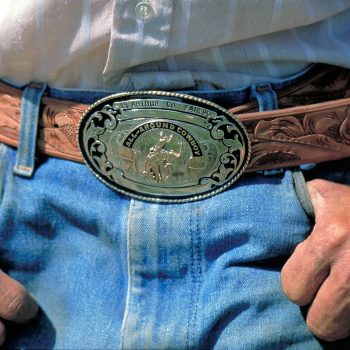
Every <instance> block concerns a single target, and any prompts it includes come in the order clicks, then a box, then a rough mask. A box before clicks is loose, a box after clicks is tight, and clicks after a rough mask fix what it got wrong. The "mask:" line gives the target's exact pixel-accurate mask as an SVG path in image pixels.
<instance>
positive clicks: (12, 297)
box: [2, 287, 26, 318]
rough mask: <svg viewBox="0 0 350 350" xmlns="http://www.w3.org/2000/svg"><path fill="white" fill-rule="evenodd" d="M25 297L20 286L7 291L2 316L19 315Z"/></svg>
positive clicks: (23, 290)
mask: <svg viewBox="0 0 350 350" xmlns="http://www.w3.org/2000/svg"><path fill="white" fill-rule="evenodd" d="M25 298H26V291H25V289H24V288H22V287H18V288H15V289H13V290H10V291H9V292H8V295H7V298H6V299H5V301H4V302H6V305H3V310H4V311H3V313H2V316H3V317H5V318H12V317H15V316H17V315H19V314H20V313H21V311H22V309H23V305H24V302H25Z"/></svg>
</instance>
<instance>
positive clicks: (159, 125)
mask: <svg viewBox="0 0 350 350" xmlns="http://www.w3.org/2000/svg"><path fill="white" fill-rule="evenodd" d="M153 129H164V130H170V131H173V132H176V133H177V134H179V135H181V136H182V137H183V138H184V139H185V140H186V141H187V142H188V144H189V146H190V148H191V150H192V154H193V156H196V157H199V156H202V155H203V154H202V151H201V148H200V147H199V145H198V143H197V141H196V140H195V138H194V137H193V136H192V135H191V133H189V132H188V131H187V130H185V129H184V128H182V127H180V126H178V125H176V124H173V123H169V122H149V123H145V124H142V125H140V126H139V127H138V128H137V129H135V130H133V131H132V132H131V133H130V134H129V135H128V136H127V137H126V140H125V141H124V143H123V145H124V146H125V147H128V148H132V147H133V145H134V143H135V141H136V140H137V138H138V137H140V136H141V135H142V134H144V133H145V132H146V131H150V130H153Z"/></svg>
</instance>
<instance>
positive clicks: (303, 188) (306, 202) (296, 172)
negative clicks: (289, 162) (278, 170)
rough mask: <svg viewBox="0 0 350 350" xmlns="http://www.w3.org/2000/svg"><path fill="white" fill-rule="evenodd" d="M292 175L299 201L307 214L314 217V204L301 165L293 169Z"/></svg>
mask: <svg viewBox="0 0 350 350" xmlns="http://www.w3.org/2000/svg"><path fill="white" fill-rule="evenodd" d="M292 176H293V186H294V190H295V193H296V195H297V197H298V199H299V202H300V204H301V206H302V207H303V209H304V211H305V213H306V214H307V216H308V217H310V218H313V217H314V216H315V212H314V207H313V205H312V201H311V197H310V193H309V190H308V188H307V185H306V180H305V177H304V174H303V172H302V170H301V169H300V167H296V168H294V169H293V170H292Z"/></svg>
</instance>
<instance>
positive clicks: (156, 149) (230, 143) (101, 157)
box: [78, 91, 250, 203]
mask: <svg viewBox="0 0 350 350" xmlns="http://www.w3.org/2000/svg"><path fill="white" fill-rule="evenodd" d="M78 137H79V146H80V150H81V153H82V155H83V157H84V159H85V162H86V164H87V166H88V167H89V168H90V170H91V171H92V172H93V173H94V174H95V175H96V176H97V178H98V179H99V180H101V181H102V182H103V183H105V184H106V185H108V186H109V187H111V188H113V189H114V190H116V191H118V192H121V193H123V194H126V195H129V196H131V197H134V198H138V199H143V200H147V201H153V202H164V203H181V202H189V201H194V200H199V199H203V198H207V197H210V196H212V195H215V194H217V193H219V192H221V191H223V190H224V189H226V188H227V187H229V186H230V185H231V184H232V183H234V182H235V181H236V180H237V179H238V178H239V176H240V175H241V174H242V173H243V171H244V169H245V168H246V166H247V165H248V162H249V157H250V142H249V137H248V133H247V132H246V130H245V128H244V126H243V125H242V123H241V122H239V121H238V120H237V119H235V118H234V117H233V116H232V115H231V114H230V113H229V112H228V111H227V110H225V109H223V108H221V107H220V106H218V105H216V104H214V103H212V102H209V101H206V100H203V99H200V98H197V97H193V96H189V95H184V94H178V93H171V92H161V91H136V92H129V93H120V94H115V95H111V96H108V97H106V98H103V99H101V100H99V101H97V102H96V103H94V104H93V105H92V106H91V107H90V108H89V109H88V110H87V111H86V112H85V114H84V115H83V117H82V118H81V121H80V125H79V133H78Z"/></svg>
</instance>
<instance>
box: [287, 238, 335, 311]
mask: <svg viewBox="0 0 350 350" xmlns="http://www.w3.org/2000/svg"><path fill="white" fill-rule="evenodd" d="M329 254H331V252H329V251H327V250H326V249H324V247H322V246H320V245H318V244H316V245H315V244H314V242H313V239H312V238H311V236H310V238H309V239H308V240H306V241H304V242H302V243H300V244H299V245H298V246H297V247H296V249H295V251H294V253H293V254H292V256H291V257H290V258H289V260H288V261H287V262H286V264H285V265H284V267H283V269H282V272H281V283H282V289H283V291H284V293H285V294H286V296H287V297H288V299H290V300H291V301H292V302H294V303H295V304H298V305H307V304H309V303H310V302H311V301H312V299H313V298H314V296H315V295H316V293H317V290H318V289H319V287H320V285H321V284H322V282H323V281H324V280H325V279H326V277H327V276H328V274H329V269H330V267H329V266H330V257H329Z"/></svg>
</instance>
